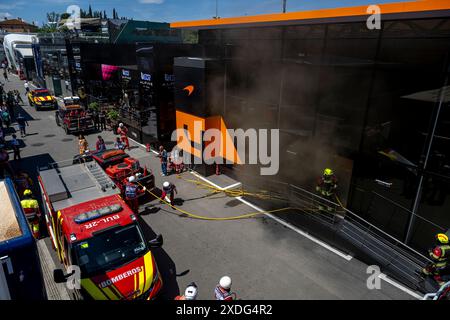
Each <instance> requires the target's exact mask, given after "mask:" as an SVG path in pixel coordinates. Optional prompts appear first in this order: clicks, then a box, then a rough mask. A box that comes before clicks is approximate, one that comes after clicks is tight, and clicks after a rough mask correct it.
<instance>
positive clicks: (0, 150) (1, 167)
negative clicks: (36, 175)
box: [0, 145, 13, 179]
mask: <svg viewBox="0 0 450 320" xmlns="http://www.w3.org/2000/svg"><path fill="white" fill-rule="evenodd" d="M5 170H6V171H8V172H9V174H10V175H11V177H12V176H13V171H12V169H11V166H10V165H9V154H8V152H7V151H6V150H5V149H4V146H3V145H1V146H0V179H4V178H5Z"/></svg>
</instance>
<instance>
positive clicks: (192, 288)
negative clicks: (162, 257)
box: [184, 283, 197, 300]
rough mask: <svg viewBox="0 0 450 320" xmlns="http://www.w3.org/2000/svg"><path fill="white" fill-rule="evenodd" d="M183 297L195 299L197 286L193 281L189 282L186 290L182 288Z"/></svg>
mask: <svg viewBox="0 0 450 320" xmlns="http://www.w3.org/2000/svg"><path fill="white" fill-rule="evenodd" d="M184 297H185V298H186V300H196V299H197V286H196V285H195V283H191V284H190V285H189V286H188V287H187V288H186V290H184Z"/></svg>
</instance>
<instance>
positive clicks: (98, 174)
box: [85, 162, 116, 190]
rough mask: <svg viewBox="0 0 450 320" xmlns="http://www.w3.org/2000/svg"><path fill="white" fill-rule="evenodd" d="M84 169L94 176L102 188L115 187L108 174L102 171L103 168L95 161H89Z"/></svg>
mask: <svg viewBox="0 0 450 320" xmlns="http://www.w3.org/2000/svg"><path fill="white" fill-rule="evenodd" d="M85 166H86V169H87V170H88V171H89V173H90V174H91V175H92V176H93V177H94V178H95V180H96V181H97V182H98V184H99V185H100V186H101V188H102V190H106V189H108V188H113V189H114V188H115V187H116V186H115V184H114V183H113V182H112V181H111V179H110V178H109V177H108V175H107V174H106V173H105V171H103V169H102V168H101V167H100V166H99V165H98V164H97V163H96V162H89V163H86V164H85Z"/></svg>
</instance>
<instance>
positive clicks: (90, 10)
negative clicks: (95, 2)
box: [88, 5, 92, 18]
mask: <svg viewBox="0 0 450 320" xmlns="http://www.w3.org/2000/svg"><path fill="white" fill-rule="evenodd" d="M88 17H89V18H92V8H91V5H89V11H88Z"/></svg>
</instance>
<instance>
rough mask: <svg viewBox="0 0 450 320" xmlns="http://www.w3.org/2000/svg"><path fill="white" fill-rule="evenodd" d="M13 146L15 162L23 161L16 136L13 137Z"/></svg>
mask: <svg viewBox="0 0 450 320" xmlns="http://www.w3.org/2000/svg"><path fill="white" fill-rule="evenodd" d="M11 146H12V149H13V152H14V160H22V158H21V157H20V142H19V140H17V136H16V135H15V134H13V135H12V140H11Z"/></svg>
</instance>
